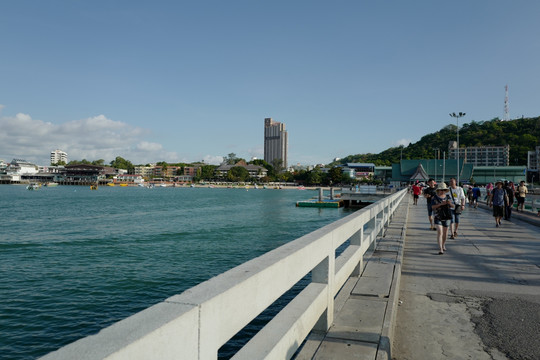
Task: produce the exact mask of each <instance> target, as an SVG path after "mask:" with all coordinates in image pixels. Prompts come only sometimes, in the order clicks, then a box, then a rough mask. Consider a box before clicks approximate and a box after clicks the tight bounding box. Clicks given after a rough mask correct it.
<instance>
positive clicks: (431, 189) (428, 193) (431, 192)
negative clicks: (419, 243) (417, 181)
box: [424, 179, 437, 231]
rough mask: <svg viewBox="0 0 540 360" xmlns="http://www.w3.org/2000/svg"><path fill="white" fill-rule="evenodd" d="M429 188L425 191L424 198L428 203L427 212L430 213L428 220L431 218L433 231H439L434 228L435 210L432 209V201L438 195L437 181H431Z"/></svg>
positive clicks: (430, 222)
mask: <svg viewBox="0 0 540 360" xmlns="http://www.w3.org/2000/svg"><path fill="white" fill-rule="evenodd" d="M427 184H428V186H427V187H426V188H425V189H424V197H425V198H426V201H427V211H428V218H429V224H430V226H431V227H430V229H431V230H435V231H436V230H437V229H436V228H435V226H433V209H432V208H431V200H432V199H433V197H434V196H435V195H436V192H435V180H433V179H429V180H428V182H427Z"/></svg>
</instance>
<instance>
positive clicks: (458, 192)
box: [448, 178, 465, 239]
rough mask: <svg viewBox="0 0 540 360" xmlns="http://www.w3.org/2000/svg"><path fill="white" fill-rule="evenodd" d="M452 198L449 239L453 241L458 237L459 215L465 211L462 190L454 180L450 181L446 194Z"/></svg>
mask: <svg viewBox="0 0 540 360" xmlns="http://www.w3.org/2000/svg"><path fill="white" fill-rule="evenodd" d="M448 194H449V195H450V197H451V198H452V203H453V204H454V205H455V206H453V207H452V222H451V223H450V239H455V238H456V237H457V235H458V233H457V229H458V226H459V215H460V214H461V212H462V211H463V209H465V193H464V192H463V189H462V188H461V187H459V186H457V182H456V179H454V178H451V179H450V191H449V193H448Z"/></svg>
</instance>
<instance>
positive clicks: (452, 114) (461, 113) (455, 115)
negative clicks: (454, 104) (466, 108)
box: [449, 112, 465, 186]
mask: <svg viewBox="0 0 540 360" xmlns="http://www.w3.org/2000/svg"><path fill="white" fill-rule="evenodd" d="M449 115H450V116H451V117H453V118H456V124H457V129H456V132H457V156H456V158H457V175H456V182H457V185H458V186H459V170H460V169H459V118H461V117H464V116H465V113H464V112H459V113H457V114H456V113H451V114H449Z"/></svg>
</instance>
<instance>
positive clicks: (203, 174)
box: [193, 165, 216, 181]
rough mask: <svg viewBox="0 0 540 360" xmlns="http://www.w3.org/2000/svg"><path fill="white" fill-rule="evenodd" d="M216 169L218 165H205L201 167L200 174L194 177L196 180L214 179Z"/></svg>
mask: <svg viewBox="0 0 540 360" xmlns="http://www.w3.org/2000/svg"><path fill="white" fill-rule="evenodd" d="M215 171H216V166H214V165H203V166H201V167H200V168H199V170H198V171H197V172H198V175H197V176H195V177H194V179H193V180H194V181H201V180H212V179H213V178H214V173H215Z"/></svg>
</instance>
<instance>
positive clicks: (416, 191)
mask: <svg viewBox="0 0 540 360" xmlns="http://www.w3.org/2000/svg"><path fill="white" fill-rule="evenodd" d="M412 192H413V199H414V205H418V197H419V196H420V194H421V193H422V188H421V187H420V186H418V181H417V182H416V184H414V185H413V186H412Z"/></svg>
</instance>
